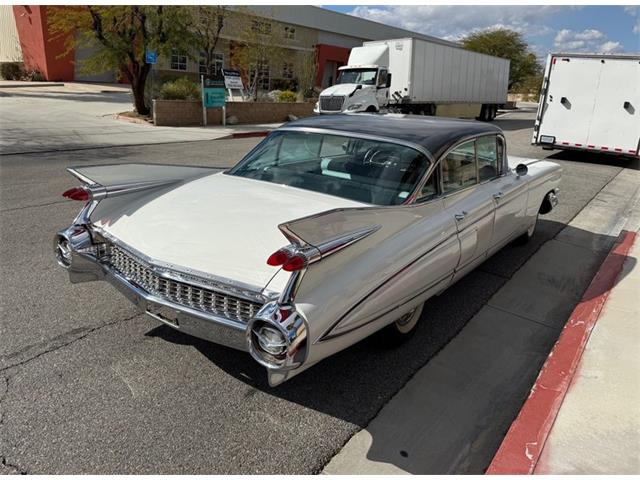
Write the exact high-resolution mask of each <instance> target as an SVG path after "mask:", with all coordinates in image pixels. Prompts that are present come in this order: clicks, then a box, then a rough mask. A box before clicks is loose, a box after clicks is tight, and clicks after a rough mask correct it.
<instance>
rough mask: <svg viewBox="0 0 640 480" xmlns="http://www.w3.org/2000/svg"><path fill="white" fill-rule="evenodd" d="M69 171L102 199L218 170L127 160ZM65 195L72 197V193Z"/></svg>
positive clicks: (93, 198) (90, 192)
mask: <svg viewBox="0 0 640 480" xmlns="http://www.w3.org/2000/svg"><path fill="white" fill-rule="evenodd" d="M67 171H68V172H69V173H70V174H71V175H73V176H74V177H76V178H77V179H78V180H80V181H81V182H82V183H83V186H82V187H81V189H82V190H83V191H85V192H87V196H88V197H89V199H91V200H101V199H103V198H106V197H114V196H118V195H123V194H127V193H132V192H139V191H141V190H146V189H149V188H155V187H160V186H165V185H171V184H173V183H178V182H181V181H184V180H189V179H192V178H196V177H200V176H204V175H210V174H212V173H215V171H216V170H214V169H211V168H205V167H184V166H175V165H153V164H142V163H126V164H119V165H91V166H83V167H70V168H68V169H67ZM68 192H69V191H67V192H65V194H67V193H68ZM65 196H66V197H68V198H71V197H70V195H65Z"/></svg>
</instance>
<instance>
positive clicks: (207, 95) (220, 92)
mask: <svg viewBox="0 0 640 480" xmlns="http://www.w3.org/2000/svg"><path fill="white" fill-rule="evenodd" d="M224 103H225V90H224V88H206V87H205V89H204V106H205V108H216V107H224Z"/></svg>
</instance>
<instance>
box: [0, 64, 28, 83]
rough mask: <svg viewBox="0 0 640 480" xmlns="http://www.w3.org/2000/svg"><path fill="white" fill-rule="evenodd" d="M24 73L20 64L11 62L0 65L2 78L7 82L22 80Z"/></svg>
mask: <svg viewBox="0 0 640 480" xmlns="http://www.w3.org/2000/svg"><path fill="white" fill-rule="evenodd" d="M22 73H23V71H22V65H20V64H19V63H15V62H9V63H1V64H0V76H1V77H2V78H3V79H5V80H20V79H21V78H22Z"/></svg>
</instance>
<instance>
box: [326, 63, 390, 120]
mask: <svg viewBox="0 0 640 480" xmlns="http://www.w3.org/2000/svg"><path fill="white" fill-rule="evenodd" d="M338 70H339V76H338V82H337V83H336V84H335V85H332V86H331V87H329V88H326V89H325V90H323V91H322V93H321V94H320V99H319V100H318V102H317V103H316V107H315V110H314V111H315V113H338V112H377V111H378V110H380V108H383V107H385V106H387V104H388V103H389V87H390V86H391V74H390V73H389V71H388V69H387V67H382V66H379V65H363V66H351V65H347V66H345V67H340V68H339V69H338Z"/></svg>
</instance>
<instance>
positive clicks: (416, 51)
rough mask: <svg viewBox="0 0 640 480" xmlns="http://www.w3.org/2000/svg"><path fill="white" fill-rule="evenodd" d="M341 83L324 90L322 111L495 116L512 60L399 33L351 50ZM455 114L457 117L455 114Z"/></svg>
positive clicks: (320, 111) (505, 96)
mask: <svg viewBox="0 0 640 480" xmlns="http://www.w3.org/2000/svg"><path fill="white" fill-rule="evenodd" d="M339 70H340V76H339V77H338V83H337V84H336V85H333V86H331V87H329V88H327V89H325V90H324V91H323V92H322V93H321V94H320V99H319V102H318V105H317V107H316V112H317V113H337V112H364V111H379V110H380V109H382V108H386V107H388V108H390V109H392V110H396V111H401V112H404V113H421V114H426V115H435V114H436V113H437V114H445V115H446V114H447V113H445V112H450V113H452V114H453V115H456V112H466V113H467V116H469V112H472V113H471V114H472V116H474V117H475V116H478V117H480V118H481V119H482V120H491V119H493V118H494V117H495V115H496V113H497V111H498V107H499V106H500V105H502V104H504V103H505V102H506V101H507V89H508V84H509V60H506V59H503V58H498V57H492V56H490V55H484V54H482V53H475V52H470V51H468V50H465V49H463V48H461V47H459V46H457V45H455V44H451V43H450V42H444V41H443V42H437V41H426V40H420V39H415V38H400V39H393V40H379V41H373V42H365V43H363V45H362V47H356V48H354V49H352V50H351V55H350V56H349V64H348V65H346V66H344V67H340V69H339ZM453 115H452V116H453Z"/></svg>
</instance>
